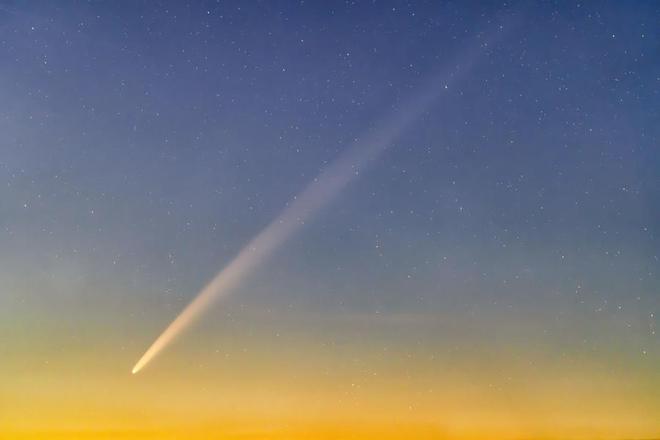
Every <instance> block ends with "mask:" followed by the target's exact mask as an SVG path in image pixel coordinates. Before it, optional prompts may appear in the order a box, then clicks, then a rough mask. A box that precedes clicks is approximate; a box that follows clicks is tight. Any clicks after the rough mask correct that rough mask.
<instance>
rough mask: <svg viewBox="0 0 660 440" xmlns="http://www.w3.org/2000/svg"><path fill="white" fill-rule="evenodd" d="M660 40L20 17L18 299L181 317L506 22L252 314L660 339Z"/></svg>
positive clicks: (12, 199)
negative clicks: (96, 299)
mask: <svg viewBox="0 0 660 440" xmlns="http://www.w3.org/2000/svg"><path fill="white" fill-rule="evenodd" d="M659 17H660V11H659V6H658V4H657V3H656V2H635V3H634V5H633V4H629V3H627V2H598V3H596V2H584V3H574V2H544V3H542V4H539V5H536V6H535V7H531V6H530V5H524V4H523V5H517V4H515V3H506V4H495V3H493V4H489V5H488V6H483V5H478V4H477V3H474V2H469V3H468V2H414V3H403V2H374V3H372V2H359V3H352V2H331V3H316V2H300V3H298V2H255V3H246V2H237V3H232V2H221V3H215V2H199V3H184V2H161V3H158V6H157V7H155V6H154V4H152V3H146V2H128V1H127V2H57V3H54V2H36V3H29V4H26V3H22V2H3V3H2V7H1V8H0V56H1V59H2V60H3V62H2V64H1V66H0V101H1V102H2V106H1V108H0V112H1V113H0V148H1V149H2V154H1V155H0V173H1V174H0V176H1V179H2V185H1V186H0V227H1V229H0V240H1V243H2V246H1V249H0V262H1V263H2V267H3V270H4V271H5V272H6V273H5V274H4V275H3V276H4V282H5V284H6V285H7V286H10V287H11V288H12V289H19V290H21V289H22V290H21V291H22V292H23V293H21V296H22V297H23V298H25V297H28V298H30V297H31V298H33V299H32V301H34V303H35V305H38V306H39V307H47V306H45V305H44V304H49V301H53V303H55V304H57V303H58V301H59V299H58V296H57V295H58V294H59V295H65V296H66V295H69V296H70V297H72V298H74V300H76V298H78V297H79V296H85V295H95V293H90V292H89V289H88V287H89V286H90V285H91V286H97V285H102V286H106V288H107V290H108V291H110V292H120V293H114V294H110V293H109V294H108V295H119V296H122V295H128V296H131V297H134V296H140V295H141V296H143V297H144V298H148V299H149V301H153V302H156V303H159V302H161V301H163V298H166V300H165V302H167V303H172V304H174V305H173V306H172V307H173V309H177V308H178V307H180V305H182V304H185V302H187V301H188V300H189V299H191V298H192V297H193V295H194V293H195V292H196V291H197V290H198V289H199V287H201V286H202V285H203V284H204V282H205V281H206V280H208V279H209V278H210V277H212V276H213V274H214V273H215V272H216V271H217V270H218V269H219V268H221V267H222V265H223V264H224V263H226V262H227V261H228V260H229V259H230V258H231V257H232V256H233V255H234V254H235V253H236V252H237V251H238V250H239V249H240V248H241V246H242V245H243V244H245V243H246V242H247V241H248V240H249V239H250V238H251V237H252V236H253V235H254V234H255V233H256V232H258V231H259V230H260V228H262V227H263V226H264V225H265V224H267V223H268V222H269V221H270V220H271V219H272V218H273V217H274V216H275V215H276V214H277V213H278V212H279V210H280V209H281V208H282V207H283V206H284V204H285V203H286V202H287V200H289V199H290V198H291V197H292V196H293V195H295V194H296V193H297V192H298V191H299V190H300V189H302V188H303V187H304V186H305V184H306V183H307V182H309V181H310V180H311V179H312V178H313V176H315V175H316V173H317V172H318V171H319V170H320V169H322V168H323V166H324V165H325V164H326V163H328V161H330V160H331V159H332V158H334V157H336V156H337V155H338V154H339V153H340V152H341V151H343V149H345V148H346V147H347V146H348V145H349V144H350V142H351V141H352V140H353V139H354V138H356V137H358V136H360V135H361V134H362V133H363V132H364V130H365V129H366V128H368V127H371V126H373V125H374V124H375V123H376V122H377V121H378V120H379V119H380V118H382V117H383V116H386V115H387V113H388V112H389V111H390V110H391V109H392V108H396V106H397V103H399V102H400V101H401V100H403V99H405V98H406V97H407V96H408V95H410V94H411V93H413V91H414V90H417V89H418V88H419V87H420V86H422V85H423V84H424V83H426V82H428V81H429V79H430V78H432V77H433V75H434V74H435V73H436V72H438V71H441V70H443V69H447V68H449V69H450V68H451V67H452V66H451V63H452V62H455V60H456V59H457V57H458V56H460V54H461V52H462V51H464V50H466V47H468V46H469V45H470V44H471V43H472V42H473V41H474V40H475V39H478V38H480V36H481V37H483V35H484V34H486V33H487V30H488V29H489V28H494V27H497V26H498V23H503V26H506V27H509V28H510V29H507V32H506V33H507V36H506V37H504V38H502V39H501V40H499V41H497V42H496V43H494V44H493V45H492V47H489V48H487V49H486V50H484V53H483V55H482V56H481V59H480V60H479V62H478V63H477V65H476V67H475V68H474V69H473V70H472V71H470V72H469V73H468V74H466V75H465V76H464V77H463V78H461V80H460V81H459V82H457V83H455V84H454V85H452V88H451V89H449V90H448V92H447V94H446V95H445V96H444V97H443V98H442V99H441V100H439V101H438V102H437V103H436V104H435V105H434V106H433V108H432V109H431V110H430V111H429V112H427V113H426V114H425V115H424V117H423V118H420V120H419V121H417V123H416V124H415V125H414V127H412V128H411V129H409V130H408V131H407V132H406V133H405V134H404V135H403V136H402V137H401V138H400V139H398V140H397V141H396V143H395V145H392V147H391V149H389V150H388V152H387V153H386V154H384V155H383V156H381V157H379V158H378V160H376V161H375V162H374V163H373V164H372V165H371V166H370V168H369V169H368V171H367V172H366V173H364V175H363V176H362V177H361V178H360V179H358V180H357V181H355V182H354V183H353V184H352V185H351V186H350V188H349V189H348V190H347V191H346V192H344V193H343V194H342V195H341V197H340V198H339V200H337V201H336V202H334V203H333V204H332V205H331V206H330V207H329V208H328V209H326V210H325V211H324V212H323V213H322V215H321V216H320V217H319V218H317V219H316V220H315V221H313V222H312V223H311V224H310V225H308V227H307V228H306V229H304V230H303V231H302V232H301V233H300V234H298V235H297V236H296V237H295V239H294V240H292V241H291V242H289V243H288V244H287V245H286V246H285V247H284V248H283V249H281V250H280V251H279V254H278V258H276V259H275V260H274V261H272V262H271V264H269V265H268V266H267V267H264V268H263V269H262V270H261V271H260V272H259V273H257V274H254V277H253V279H252V280H251V281H250V282H248V283H246V285H245V286H244V289H245V290H246V292H247V294H246V295H244V296H241V297H240V298H241V299H240V300H239V301H241V302H243V301H244V302H246V303H251V302H258V303H267V304H271V303H274V304H280V305H287V304H299V305H303V306H304V307H310V308H318V309H321V310H336V309H342V310H344V309H347V310H352V311H367V312H373V311H418V310H424V309H425V310H458V311H459V313H474V311H475V310H477V311H479V313H486V314H487V313H489V312H491V311H498V310H500V309H502V310H507V313H512V314H513V315H514V316H520V315H525V314H526V313H528V311H530V310H531V311H537V312H541V311H542V312H543V313H549V314H550V315H551V316H554V317H556V316H559V315H562V314H565V313H572V312H575V311H576V310H577V311H578V312H579V313H595V311H596V310H602V313H606V314H607V316H608V318H612V319H618V318H616V317H617V316H619V314H620V313H629V314H630V315H625V316H626V318H625V319H626V320H628V321H626V322H632V323H633V324H634V327H635V328H636V329H637V330H636V332H637V333H635V335H636V336H635V337H640V338H648V325H649V319H651V321H652V320H653V319H652V318H649V312H652V311H654V310H656V309H657V308H658V305H659V301H660V297H659V296H658V293H657V292H658V284H659V283H658V281H659V280H658V264H659V261H658V245H659V241H658V232H659V229H658V224H659V223H658V218H659V216H660V209H659V207H660V203H659V200H660V187H659V179H658V169H659V166H660V152H659V151H660V150H659V149H658V144H659V142H658V141H659V132H660V123H658V121H659V120H660V114H659V113H660V95H659V90H660V55H659V54H660V52H659V50H658V49H659V41H660V35H659V33H660V28H658V26H657V24H658V19H659ZM60 278H61V279H60ZM35 280H41V281H35ZM47 280H51V281H47ZM49 282H50V283H52V285H48V283H49ZM30 283H33V284H35V285H31V284H30ZM39 283H46V285H47V286H48V288H47V290H49V291H51V294H50V295H47V296H45V297H43V296H42V295H43V286H40V285H39ZM28 285H30V286H31V287H27V286H28ZM39 286H40V287H39ZM92 290H95V289H92ZM8 291H9V290H8ZM83 291H84V292H86V293H82V292H83ZM58 292H59V293H58ZM64 292H67V293H64ZM96 294H98V295H101V294H100V293H96ZM30 295H33V296H30ZM5 297H12V295H5ZM53 298H55V299H53ZM92 298H93V296H92ZM5 299H6V298H5ZM90 301H92V302H93V300H90ZM548 310H550V312H548ZM645 341H646V342H645V343H650V342H649V341H648V340H646V339H645ZM653 343H654V344H656V346H657V340H655V342H653Z"/></svg>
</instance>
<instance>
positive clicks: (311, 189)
mask: <svg viewBox="0 0 660 440" xmlns="http://www.w3.org/2000/svg"><path fill="white" fill-rule="evenodd" d="M501 29H502V26H500V27H499V30H500V31H501ZM491 42H492V38H483V36H482V38H480V39H477V41H476V44H475V45H474V46H473V47H471V48H470V49H468V50H466V51H464V52H463V56H462V57H459V58H458V59H457V60H455V62H453V63H451V64H450V65H451V66H452V67H451V68H450V69H448V70H447V71H445V72H442V73H440V74H438V75H434V76H433V78H432V80H431V81H430V82H429V83H428V84H426V86H425V87H420V88H419V91H418V92H417V93H416V94H413V96H412V97H411V98H410V99H408V100H407V101H404V102H402V103H399V104H397V105H394V106H393V108H392V110H391V111H390V113H389V115H388V116H387V117H385V118H384V119H383V120H381V121H380V123H378V124H376V125H375V126H374V127H372V128H371V129H370V130H367V132H366V133H364V134H363V136H361V137H359V138H357V139H355V140H354V141H353V143H352V144H351V145H350V146H349V147H348V148H347V149H346V150H345V151H344V152H343V153H341V154H340V155H339V156H338V157H337V158H336V159H335V160H334V161H333V162H331V163H330V164H329V165H328V166H327V167H326V168H325V169H324V170H322V171H321V173H320V174H319V175H318V176H317V177H316V178H315V179H313V180H312V181H311V182H310V183H309V184H308V185H307V186H306V187H305V188H304V189H303V191H302V192H300V193H299V194H298V195H296V196H295V197H293V199H291V200H290V201H289V202H288V203H287V204H286V205H285V207H284V209H283V210H282V211H281V213H280V214H279V215H278V216H277V217H276V218H275V219H273V220H272V221H271V222H270V223H269V224H268V225H267V226H266V227H265V228H264V229H263V230H261V232H259V233H258V234H257V235H256V236H255V237H254V238H252V239H251V240H250V241H249V242H248V243H247V244H246V245H245V246H244V247H243V248H242V249H241V250H240V251H239V252H238V254H237V255H236V256H235V257H234V258H233V259H232V260H231V261H230V262H229V264H227V265H226V266H225V267H224V268H223V269H222V270H221V271H220V272H219V273H218V274H217V275H216V276H215V277H214V278H213V279H212V280H211V281H210V282H209V283H208V284H207V285H206V286H205V287H204V288H203V289H202V290H201V291H200V292H199V293H198V294H197V296H196V297H195V298H194V299H193V300H192V302H190V303H189V304H188V305H187V306H186V307H185V308H184V309H183V311H182V312H181V313H180V314H179V315H178V316H177V317H176V318H175V319H174V321H172V323H171V324H170V325H169V326H167V328H165V330H164V331H163V332H162V333H161V334H160V336H158V338H156V340H155V341H154V342H153V343H152V344H151V346H150V347H149V348H148V349H147V351H146V352H145V353H144V354H143V355H142V357H141V358H140V359H139V360H138V361H137V363H136V364H135V366H134V367H133V369H132V370H131V371H132V373H133V374H136V373H138V372H139V371H141V370H142V369H143V368H144V367H145V366H146V365H147V364H148V363H149V362H151V361H152V360H153V359H154V357H156V356H157V355H158V354H159V353H161V352H162V351H163V350H164V349H165V348H166V347H167V346H168V345H170V343H172V341H174V339H176V338H177V337H178V336H179V335H181V333H182V332H183V331H184V330H185V329H187V328H188V327H189V326H190V324H192V323H193V322H194V321H195V320H197V319H198V318H199V317H200V315H202V314H203V313H204V312H205V311H207V310H208V309H209V307H210V306H211V305H212V304H213V303H214V302H215V301H217V300H218V299H220V298H222V297H225V296H227V295H229V294H230V293H231V292H232V291H233V290H234V289H235V288H236V286H237V285H239V283H240V282H241V281H242V280H243V279H244V278H245V277H246V276H247V275H248V274H249V273H251V272H253V271H254V270H255V269H257V267H259V266H260V265H261V264H263V263H264V262H265V261H266V260H267V259H268V258H269V257H270V256H271V255H272V254H273V253H274V252H275V251H276V250H277V249H278V248H279V247H280V246H281V245H282V244H283V243H284V242H286V241H287V239H289V237H291V236H292V235H293V234H294V233H295V232H297V231H298V230H299V229H301V227H302V226H303V225H304V224H305V223H307V222H308V221H310V220H311V219H312V218H313V217H314V216H315V215H316V214H318V213H319V211H321V210H322V209H323V208H324V207H325V206H327V205H328V204H329V203H330V202H331V201H332V200H333V199H335V198H336V197H337V196H338V195H339V194H340V193H341V192H342V190H343V189H344V188H345V187H346V186H347V185H348V184H349V183H350V182H351V181H353V180H355V179H356V178H357V177H358V176H359V175H360V172H361V171H362V170H363V169H364V168H365V167H366V166H367V165H368V164H369V163H370V162H372V161H373V160H374V159H376V158H377V157H378V156H380V155H381V154H382V153H383V151H385V150H386V149H387V148H388V147H389V146H390V145H392V143H394V142H395V141H396V140H397V139H398V138H399V137H400V136H401V135H402V134H403V132H404V131H405V130H406V129H408V128H410V127H411V126H412V125H413V123H414V122H415V121H416V120H417V119H419V118H420V117H421V116H422V115H423V114H424V113H425V112H427V111H428V110H429V108H430V107H431V105H432V104H434V103H435V102H436V101H437V100H438V99H439V98H440V97H441V95H442V94H443V93H445V92H446V91H447V89H449V87H450V86H451V85H452V84H453V83H454V82H455V81H457V80H458V79H459V78H460V77H463V76H464V75H465V73H467V72H468V71H469V70H470V69H471V68H472V67H473V65H474V64H475V63H476V61H477V60H478V58H479V55H480V54H481V53H483V51H484V49H485V48H486V47H487V46H488V45H489V43H491Z"/></svg>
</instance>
